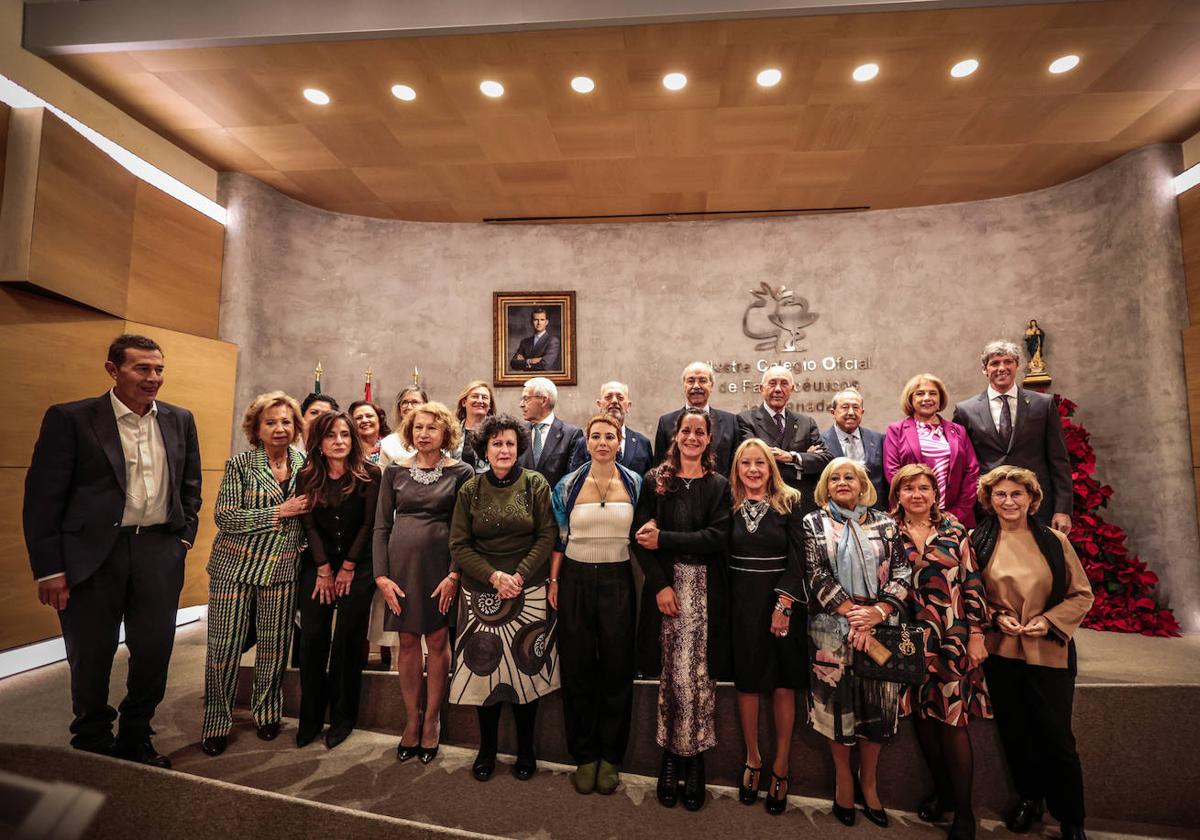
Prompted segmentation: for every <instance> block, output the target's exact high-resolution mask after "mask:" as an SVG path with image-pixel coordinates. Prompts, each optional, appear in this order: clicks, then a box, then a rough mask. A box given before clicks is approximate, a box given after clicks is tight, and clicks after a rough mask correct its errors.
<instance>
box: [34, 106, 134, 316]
mask: <svg viewBox="0 0 1200 840" xmlns="http://www.w3.org/2000/svg"><path fill="white" fill-rule="evenodd" d="M136 191H137V179H136V178H135V177H134V176H133V174H132V173H130V172H128V171H127V170H125V169H124V168H122V167H121V166H119V165H118V164H117V163H116V162H115V161H114V160H113V159H112V158H110V157H108V155H106V154H104V153H103V152H102V151H100V150H99V149H97V148H96V147H95V146H93V145H92V144H91V143H89V142H88V141H87V140H85V139H84V138H83V137H82V136H81V135H79V134H78V133H77V132H76V131H75V130H74V129H72V128H71V127H70V126H68V125H67V124H66V123H64V122H62V121H61V120H59V119H58V118H56V117H53V116H51V115H49V114H47V115H46V117H45V119H44V120H43V122H42V142H41V155H40V159H39V163H38V173H37V200H36V204H35V207H34V215H33V238H32V241H31V243H30V251H29V277H28V278H27V279H28V281H29V282H31V283H33V284H34V285H36V286H39V287H41V288H43V289H47V290H49V291H51V292H54V293H56V294H60V295H63V296H64V297H67V298H69V299H71V300H74V301H78V302H79V303H82V304H84V305H86V306H92V307H95V308H96V309H99V310H101V311H103V312H109V313H112V314H114V315H121V314H123V313H124V312H125V303H126V300H127V298H128V288H129V250H130V243H131V241H132V238H133V213H134V206H135V202H136Z"/></svg>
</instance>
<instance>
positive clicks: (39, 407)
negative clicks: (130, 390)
mask: <svg viewBox="0 0 1200 840" xmlns="http://www.w3.org/2000/svg"><path fill="white" fill-rule="evenodd" d="M123 329H124V324H123V322H122V321H121V320H120V319H118V318H112V317H109V316H108V315H104V314H103V313H100V312H95V311H93V310H90V309H83V308H82V307H78V306H74V305H72V304H70V303H66V302H64V301H59V300H53V299H51V298H46V297H42V296H40V295H34V294H29V293H27V292H19V291H16V290H15V289H12V288H11V287H8V288H0V355H2V356H3V358H4V360H5V374H4V378H5V387H6V388H8V389H11V393H14V394H20V395H21V397H20V399H15V400H10V401H9V403H8V406H7V408H6V409H5V410H4V411H0V467H27V466H29V456H30V454H31V453H32V452H33V444H34V441H36V440H37V434H38V429H39V428H41V423H42V415H43V414H45V411H46V408H47V407H48V406H50V405H53V404H54V403H60V402H70V401H71V400H78V399H83V398H84V397H89V396H96V395H97V394H101V393H103V392H104V390H105V389H106V388H109V387H111V386H112V380H111V379H109V377H108V374H106V373H105V372H104V356H105V353H106V352H107V350H108V345H109V342H111V341H112V340H113V338H114V337H115V336H117V335H119V334H120V333H121V332H122V330H123ZM228 428H229V426H228V424H226V436H227V437H228Z"/></svg>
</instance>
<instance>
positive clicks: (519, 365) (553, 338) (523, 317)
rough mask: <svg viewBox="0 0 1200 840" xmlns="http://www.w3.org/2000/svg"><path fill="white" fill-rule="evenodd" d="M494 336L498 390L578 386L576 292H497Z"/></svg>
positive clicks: (495, 373)
mask: <svg viewBox="0 0 1200 840" xmlns="http://www.w3.org/2000/svg"><path fill="white" fill-rule="evenodd" d="M539 328H540V329H539ZM492 336H493V342H494V349H493V354H492V355H493V360H492V371H493V376H492V384H493V385H495V387H497V388H519V387H521V385H523V384H524V383H525V381H526V380H527V379H531V378H533V377H535V376H544V377H546V378H547V379H549V380H550V381H551V382H553V383H554V384H555V385H574V384H576V373H575V293H574V292H492Z"/></svg>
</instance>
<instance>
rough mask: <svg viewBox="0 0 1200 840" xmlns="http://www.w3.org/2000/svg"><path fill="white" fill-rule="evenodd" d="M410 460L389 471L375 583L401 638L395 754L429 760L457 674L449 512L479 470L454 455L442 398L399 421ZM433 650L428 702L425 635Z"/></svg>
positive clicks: (378, 525) (387, 623) (455, 431)
mask: <svg viewBox="0 0 1200 840" xmlns="http://www.w3.org/2000/svg"><path fill="white" fill-rule="evenodd" d="M399 434H400V436H401V438H402V440H403V443H404V446H405V448H407V449H411V450H414V451H415V453H416V454H415V455H414V456H413V457H412V458H411V459H406V460H402V461H399V462H396V463H392V464H389V465H388V466H387V468H386V469H385V470H384V473H383V484H382V486H381V488H380V491H379V507H378V510H377V512H376V518H375V544H374V552H373V559H374V565H375V585H376V586H377V587H378V588H379V591H380V593H381V594H382V596H383V599H384V601H385V602H386V604H387V609H388V611H387V613H386V614H385V616H384V629H385V630H389V631H393V632H397V633H399V636H400V653H399V657H398V660H397V663H396V670H397V672H398V673H399V675H400V694H401V696H402V697H403V698H404V708H405V712H406V714H405V720H404V731H403V733H402V734H401V736H400V746H399V747H398V748H397V750H396V757H397V758H399V759H400V760H401V761H407V760H408V759H410V758H412V757H413V756H417V757H419V758H420V760H421V762H422V763H424V764H428V763H429V762H430V761H433V759H434V756H436V755H437V751H438V740H439V731H440V723H441V721H440V718H439V715H440V713H441V708H442V701H443V700H444V699H445V697H446V686H447V683H448V677H449V673H450V637H449V617H448V613H449V610H450V605H451V604H452V603H453V602H454V595H455V592H456V590H457V588H458V577H459V576H458V573H457V572H452V571H450V547H449V538H450V516H451V514H453V513H454V501H455V499H456V498H457V495H458V488H459V487H461V486H462V484H463V483H464V482H465V481H466V480H467V479H469V478H470V477H471V476H472V475H474V474H475V473H474V470H472V469H471V467H470V466H469V465H467V464H464V463H463V462H462V461H456V460H455V459H454V458H452V457H450V456H449V455H448V454H447V453H448V452H450V451H452V450H453V449H454V448H455V447H457V446H458V443H459V438H460V432H459V427H458V423H457V422H456V421H455V419H454V416H453V415H452V414H451V413H450V410H449V409H448V408H446V406H444V405H442V404H441V403H437V402H431V403H424V404H422V405H419V406H417V407H416V408H414V409H413V410H412V411H411V412H409V413H408V414H407V415H405V417H404V420H403V421H402V422H401V424H400V429H399ZM422 637H424V639H425V646H426V648H427V649H428V651H429V659H428V666H427V667H428V672H429V679H428V682H427V684H426V685H425V707H424V709H422V708H421V707H420V703H421V677H422V655H421V639H422Z"/></svg>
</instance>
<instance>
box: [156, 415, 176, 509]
mask: <svg viewBox="0 0 1200 840" xmlns="http://www.w3.org/2000/svg"><path fill="white" fill-rule="evenodd" d="M177 431H178V430H177V429H176V428H175V414H174V412H172V411H171V409H170V408H167V407H166V406H164V405H163V404H162V403H159V404H158V432H159V434H161V435H162V442H163V449H164V450H166V453H167V480H168V481H169V482H170V487H169V492H170V493H171V497H170V498H171V499H172V501H173V500H174V493H175V487H176V484H175V476H177V475H179V464H177V463H176V460H175V456H176V448H175V444H176V442H177V441H176V433H177Z"/></svg>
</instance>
